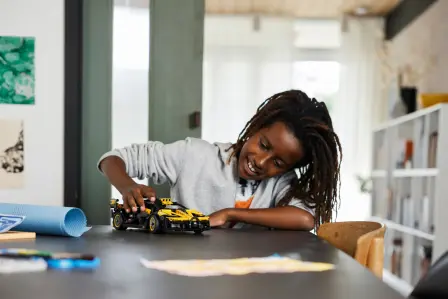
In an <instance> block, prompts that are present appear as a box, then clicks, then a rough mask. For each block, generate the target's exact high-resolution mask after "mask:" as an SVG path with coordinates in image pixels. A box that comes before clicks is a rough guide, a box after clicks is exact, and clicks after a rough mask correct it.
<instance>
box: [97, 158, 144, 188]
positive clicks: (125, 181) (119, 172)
mask: <svg viewBox="0 0 448 299" xmlns="http://www.w3.org/2000/svg"><path fill="white" fill-rule="evenodd" d="M99 169H100V170H101V171H102V172H103V173H104V175H105V176H106V177H107V178H108V180H109V182H110V183H111V184H112V185H113V186H114V187H115V188H117V190H118V191H119V192H120V193H121V194H123V192H124V190H126V189H127V188H128V187H129V186H132V185H133V184H135V181H134V180H133V179H132V178H131V177H130V176H129V175H128V174H127V173H126V164H125V163H124V161H123V160H122V159H121V158H119V157H117V156H108V157H106V158H104V159H103V160H101V161H100V163H99Z"/></svg>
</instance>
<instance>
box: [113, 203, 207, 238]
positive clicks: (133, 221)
mask: <svg viewBox="0 0 448 299" xmlns="http://www.w3.org/2000/svg"><path fill="white" fill-rule="evenodd" d="M145 207H146V210H145V211H144V212H130V213H127V212H126V210H125V209H124V208H123V204H120V203H119V202H118V199H112V200H111V201H110V208H111V217H112V226H113V227H114V228H115V229H116V230H126V229H127V228H129V227H131V228H139V229H145V230H148V231H149V232H151V233H164V232H168V231H193V232H194V233H196V234H201V233H202V232H203V231H206V230H209V229H210V222H209V217H208V216H205V215H204V214H202V213H201V212H199V211H196V210H193V209H188V208H187V207H185V206H183V205H181V204H180V203H177V202H173V201H172V200H171V198H156V200H155V202H151V201H150V200H148V199H145Z"/></svg>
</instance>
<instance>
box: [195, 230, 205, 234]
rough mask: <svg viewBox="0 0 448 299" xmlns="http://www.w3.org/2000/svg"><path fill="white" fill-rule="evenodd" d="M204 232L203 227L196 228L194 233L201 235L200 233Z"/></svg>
mask: <svg viewBox="0 0 448 299" xmlns="http://www.w3.org/2000/svg"><path fill="white" fill-rule="evenodd" d="M202 232H203V230H202V229H196V230H195V231H194V234H195V235H200V234H202Z"/></svg>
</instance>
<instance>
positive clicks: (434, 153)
mask: <svg viewBox="0 0 448 299" xmlns="http://www.w3.org/2000/svg"><path fill="white" fill-rule="evenodd" d="M372 134H373V136H372V137H373V140H372V141H373V143H372V145H373V150H372V169H373V170H372V173H371V179H372V194H371V195H372V216H371V220H372V221H377V222H381V223H384V224H385V225H386V227H387V230H386V235H385V240H384V241H385V253H384V258H385V260H384V275H383V277H384V278H383V279H384V281H385V282H386V283H388V284H390V285H391V286H392V287H394V288H395V289H396V290H398V291H399V292H401V293H402V294H403V295H405V296H407V295H408V294H409V293H410V292H411V290H412V289H413V288H414V286H415V284H416V283H417V282H418V280H419V279H420V278H421V277H422V276H423V275H424V274H425V271H426V270H425V269H427V267H428V265H430V264H431V263H432V262H434V261H435V260H436V259H437V258H438V257H439V256H440V255H441V254H442V253H443V252H444V251H446V250H448V159H445V157H444V156H445V155H447V156H448V104H439V105H436V106H431V107H429V108H426V109H422V110H419V111H417V112H414V113H411V114H408V115H405V116H403V117H400V118H397V119H394V120H391V121H388V122H387V123H384V124H382V125H380V126H378V127H377V128H375V129H374V130H373V133H372Z"/></svg>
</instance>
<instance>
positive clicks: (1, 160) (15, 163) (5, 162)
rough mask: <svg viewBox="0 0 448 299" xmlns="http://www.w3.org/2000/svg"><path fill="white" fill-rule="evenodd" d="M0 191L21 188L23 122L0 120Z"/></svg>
mask: <svg viewBox="0 0 448 299" xmlns="http://www.w3.org/2000/svg"><path fill="white" fill-rule="evenodd" d="M0 132H2V133H1V134H0V189H18V188H23V187H24V186H23V181H24V177H23V175H24V170H25V163H24V155H23V153H24V134H23V121H22V120H16V119H0Z"/></svg>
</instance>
